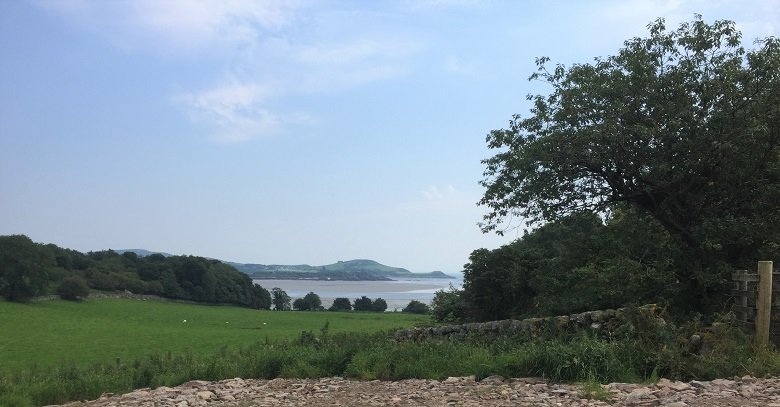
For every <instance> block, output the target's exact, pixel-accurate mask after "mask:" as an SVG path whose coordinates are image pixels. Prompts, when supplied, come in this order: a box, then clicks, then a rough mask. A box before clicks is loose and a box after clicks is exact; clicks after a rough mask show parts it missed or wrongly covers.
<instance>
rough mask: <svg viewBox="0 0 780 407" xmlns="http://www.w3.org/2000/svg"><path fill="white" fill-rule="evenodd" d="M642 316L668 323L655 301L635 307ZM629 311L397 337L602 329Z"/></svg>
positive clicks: (446, 327)
mask: <svg viewBox="0 0 780 407" xmlns="http://www.w3.org/2000/svg"><path fill="white" fill-rule="evenodd" d="M634 310H636V312H639V313H640V314H642V315H643V316H646V317H651V318H653V319H655V320H656V322H657V323H659V324H662V325H663V324H665V322H664V320H663V319H661V318H660V317H659V316H658V313H659V309H658V307H657V306H656V305H655V304H648V305H643V306H641V307H637V308H634ZM627 315H628V309H627V308H619V309H607V310H598V311H587V312H582V313H579V314H571V315H560V316H556V317H549V318H529V319H523V320H517V319H505V320H501V321H489V322H472V323H468V324H461V325H443V326H436V327H422V328H411V329H401V330H398V331H396V332H395V334H394V338H395V340H397V341H417V340H424V339H434V338H438V339H442V338H446V339H457V338H463V337H465V336H467V335H475V334H479V335H492V336H498V335H506V336H512V335H518V334H527V335H534V334H537V333H542V332H548V331H549V330H551V329H552V330H559V331H563V330H570V329H592V330H601V329H609V328H615V327H618V326H620V325H623V324H624V323H625V322H626V321H627V319H626V316H627Z"/></svg>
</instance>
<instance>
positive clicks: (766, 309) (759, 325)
mask: <svg viewBox="0 0 780 407" xmlns="http://www.w3.org/2000/svg"><path fill="white" fill-rule="evenodd" d="M758 279H759V282H758V284H759V285H758V300H757V301H756V308H757V310H756V345H758V346H762V345H766V344H768V343H769V325H770V321H771V315H770V313H771V310H772V262H771V261H759V262H758Z"/></svg>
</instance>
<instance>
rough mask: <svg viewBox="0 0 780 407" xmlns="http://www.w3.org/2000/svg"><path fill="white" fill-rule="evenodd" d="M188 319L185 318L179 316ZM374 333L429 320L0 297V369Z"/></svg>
mask: <svg viewBox="0 0 780 407" xmlns="http://www.w3.org/2000/svg"><path fill="white" fill-rule="evenodd" d="M184 320H186V321H187V322H184ZM326 321H327V322H328V323H329V330H330V332H332V333H336V332H346V331H352V332H374V331H379V330H389V329H393V328H400V327H409V326H413V325H415V324H418V323H425V322H428V321H429V318H428V317H427V316H419V315H412V314H401V313H355V312H352V313H350V312H297V311H296V312H293V311H289V312H275V311H258V310H251V309H246V308H237V307H228V306H207V305H191V304H181V303H173V302H164V301H141V300H121V299H93V300H86V301H83V302H68V301H61V300H55V301H44V302H36V303H29V304H18V303H12V302H5V301H0V372H3V371H5V372H9V371H13V370H17V369H20V368H27V367H30V366H33V365H35V366H38V367H49V366H62V365H71V364H72V365H76V366H86V365H89V364H92V363H113V362H114V361H115V359H116V358H120V359H121V360H122V361H131V360H134V359H138V358H142V357H145V356H147V355H151V354H154V353H167V352H169V351H170V352H171V353H172V354H174V355H177V354H181V353H184V352H186V351H191V352H193V353H196V354H214V353H217V352H218V351H220V350H221V349H223V348H224V347H226V346H227V348H228V349H236V348H238V347H239V346H246V345H250V344H253V343H255V342H257V341H261V342H264V341H266V340H269V341H281V340H285V339H293V338H296V337H297V336H298V335H299V334H300V333H301V331H307V330H312V331H315V332H318V331H319V330H320V329H321V328H322V327H323V325H324V324H325V322H326Z"/></svg>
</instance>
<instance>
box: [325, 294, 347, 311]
mask: <svg viewBox="0 0 780 407" xmlns="http://www.w3.org/2000/svg"><path fill="white" fill-rule="evenodd" d="M328 311H352V303H350V302H349V298H344V297H340V298H336V299H335V300H333V304H332V305H331V306H330V308H328Z"/></svg>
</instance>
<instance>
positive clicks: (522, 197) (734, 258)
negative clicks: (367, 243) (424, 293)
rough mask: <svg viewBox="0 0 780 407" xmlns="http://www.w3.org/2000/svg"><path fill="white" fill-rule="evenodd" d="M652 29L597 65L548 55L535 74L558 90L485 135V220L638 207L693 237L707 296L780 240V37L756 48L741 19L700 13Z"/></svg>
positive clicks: (700, 291)
mask: <svg viewBox="0 0 780 407" xmlns="http://www.w3.org/2000/svg"><path fill="white" fill-rule="evenodd" d="M648 29H649V36H648V37H646V38H634V39H630V40H628V41H626V42H625V43H624V47H623V48H622V49H621V50H620V51H619V52H618V53H617V54H616V55H613V56H609V57H607V58H596V59H595V61H594V62H593V63H583V64H575V65H573V66H571V67H565V66H563V65H556V66H554V67H552V68H550V67H549V66H548V64H549V58H539V59H537V65H538V71H537V72H535V73H534V74H532V75H531V77H530V79H532V80H541V81H544V82H546V83H548V84H549V85H550V86H551V88H552V91H551V93H550V94H548V95H535V96H529V100H531V101H532V103H533V108H532V109H531V112H530V115H529V116H527V117H521V116H520V115H515V116H513V118H512V120H510V123H509V128H508V129H500V130H494V131H492V132H490V134H489V135H488V136H487V143H488V146H489V147H490V148H491V149H496V150H498V152H497V153H496V154H495V155H494V156H493V157H490V158H488V159H485V160H483V163H484V164H485V166H486V169H485V173H484V175H485V178H484V179H483V181H482V185H483V186H484V187H485V188H486V190H485V194H484V196H483V198H482V199H481V200H480V204H482V205H485V206H487V207H488V208H489V213H488V214H487V215H485V218H484V223H482V224H481V227H482V229H483V231H485V232H488V231H497V232H498V233H502V232H503V231H504V230H505V229H506V223H507V221H508V220H509V219H511V218H518V217H519V218H523V219H525V220H526V221H527V222H528V223H529V224H530V225H532V226H538V225H539V224H542V223H543V222H549V221H555V220H558V219H562V218H564V217H566V216H569V215H572V214H574V213H577V212H580V211H593V212H597V213H602V214H606V213H609V212H610V211H611V210H614V208H615V207H623V206H625V205H628V206H630V207H633V208H635V209H637V210H638V211H639V212H640V213H645V214H647V215H649V216H650V217H651V218H652V219H654V220H655V221H656V222H658V224H660V225H661V226H663V227H664V228H665V229H666V230H667V231H668V232H669V233H670V235H671V236H673V237H674V238H675V239H676V240H677V241H678V242H679V244H680V246H681V247H683V248H684V249H685V253H686V256H685V257H686V260H685V263H681V264H679V265H678V267H677V268H676V270H677V278H678V279H679V280H680V281H681V282H682V283H683V284H685V285H686V286H687V287H688V288H689V290H690V292H691V293H693V295H694V296H697V297H698V298H699V299H701V297H703V296H705V295H706V293H708V292H709V291H711V290H712V289H718V288H722V280H723V279H722V276H723V275H725V274H724V273H725V272H724V271H723V269H724V268H723V265H731V266H738V267H743V268H744V267H747V266H748V265H750V264H752V263H753V262H755V261H756V260H759V259H764V260H772V259H773V258H772V257H776V256H777V253H778V252H780V230H779V229H778V228H777V227H776V225H778V224H780V211H778V209H777V208H778V203H779V202H780V41H779V40H778V39H777V38H767V39H763V40H759V41H757V42H756V48H755V49H752V50H745V49H744V48H743V47H742V46H741V45H740V44H741V34H740V32H739V31H738V30H736V29H735V24H734V23H733V22H731V21H716V22H714V23H713V24H707V23H705V22H704V21H703V20H702V19H701V16H696V18H695V19H694V20H693V21H692V22H689V23H684V24H681V25H680V26H679V28H678V29H676V30H667V28H666V26H665V24H664V20H663V19H659V20H656V21H655V22H654V23H652V24H650V25H649V26H648ZM774 260H777V259H776V258H775V259H774ZM719 265H720V266H719ZM718 267H720V269H719V270H721V271H719V272H713V270H716V269H718Z"/></svg>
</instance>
